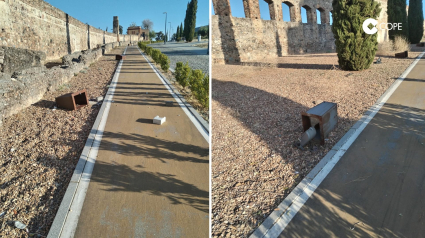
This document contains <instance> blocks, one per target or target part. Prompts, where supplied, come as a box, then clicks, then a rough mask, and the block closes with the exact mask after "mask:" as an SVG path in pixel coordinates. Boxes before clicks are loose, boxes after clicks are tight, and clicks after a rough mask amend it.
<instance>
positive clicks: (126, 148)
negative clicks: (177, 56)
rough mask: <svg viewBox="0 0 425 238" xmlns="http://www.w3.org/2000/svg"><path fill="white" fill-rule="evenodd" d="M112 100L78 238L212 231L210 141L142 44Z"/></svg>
mask: <svg viewBox="0 0 425 238" xmlns="http://www.w3.org/2000/svg"><path fill="white" fill-rule="evenodd" d="M113 100H114V101H113V103H112V104H111V109H110V111H109V116H108V119H107V123H106V126H105V130H104V133H103V138H102V141H101V144H100V149H99V153H98V156H97V159H96V163H95V165H94V169H93V173H92V176H91V179H90V185H89V187H88V190H87V194H86V197H85V200H84V205H83V209H82V211H81V216H80V218H79V220H78V225H77V229H76V233H75V237H182V238H183V237H208V233H209V217H208V195H209V194H208V189H209V170H208V163H209V158H208V153H209V152H208V146H209V145H208V142H207V141H206V140H205V139H204V137H203V136H202V135H201V134H200V132H199V131H198V130H197V129H196V127H195V126H194V124H193V123H192V122H191V120H190V119H189V118H188V117H187V116H186V114H185V113H184V111H183V110H182V109H181V108H180V107H179V106H178V105H175V106H173V107H166V106H165V104H164V101H174V98H173V97H172V96H171V94H170V93H169V92H168V90H167V89H166V88H165V86H164V85H163V84H162V82H161V81H160V79H159V78H158V77H157V75H156V74H155V73H154V71H153V70H152V69H151V68H150V66H149V65H148V63H147V62H146V61H145V59H144V58H143V57H142V55H140V53H139V51H138V49H137V47H136V46H133V47H129V48H128V49H127V53H126V59H125V60H124V62H123V66H122V69H121V73H120V76H119V80H118V83H117V87H116V91H115V93H114V98H113ZM157 115H159V116H165V117H166V118H167V120H166V122H165V123H164V124H163V125H154V124H152V119H153V118H154V117H155V116H157Z"/></svg>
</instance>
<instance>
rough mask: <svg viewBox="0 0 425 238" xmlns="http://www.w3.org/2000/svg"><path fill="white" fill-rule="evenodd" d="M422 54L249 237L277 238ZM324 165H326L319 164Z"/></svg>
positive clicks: (419, 57)
mask: <svg viewBox="0 0 425 238" xmlns="http://www.w3.org/2000/svg"><path fill="white" fill-rule="evenodd" d="M424 54H425V51H423V52H422V53H421V54H420V55H419V56H418V57H417V58H416V59H415V60H414V61H413V62H412V64H410V66H409V67H408V68H407V69H406V70H405V71H404V72H403V73H402V74H401V75H400V77H399V78H398V79H397V80H396V81H395V82H394V83H393V84H392V85H391V86H390V87H389V88H388V89H387V91H386V92H385V93H384V94H383V95H382V96H381V97H380V98H379V99H378V101H377V102H376V103H375V104H374V105H373V106H372V107H371V108H370V109H369V110H368V111H366V112H365V113H364V116H363V117H362V118H360V120H359V121H358V122H361V124H360V126H358V125H357V123H356V124H355V125H353V127H351V129H350V130H349V131H348V132H347V133H346V135H348V138H346V140H342V139H343V138H344V137H345V135H344V137H343V138H341V140H340V141H341V142H342V143H343V144H342V145H340V143H339V142H338V143H337V144H335V145H334V147H333V148H332V149H331V150H330V151H329V152H328V154H326V155H325V157H323V159H322V160H321V161H320V162H319V164H317V165H316V166H315V167H314V168H313V169H312V170H311V172H310V173H309V174H308V175H307V176H306V177H305V178H304V179H303V180H302V181H301V182H300V183H299V184H298V185H297V187H295V189H294V190H293V191H292V192H291V193H290V194H289V195H288V196H287V197H286V199H284V200H283V201H282V202H281V203H280V204H279V206H278V207H279V209H278V210H277V211H273V212H272V213H271V214H270V215H269V216H268V217H267V218H266V220H264V222H263V223H262V224H261V225H260V226H259V227H258V228H257V229H256V230H255V231H254V233H252V235H251V236H250V238H260V237H267V238H276V237H278V236H279V235H280V234H281V233H282V232H283V230H284V229H285V228H286V226H287V225H288V224H289V222H290V221H291V220H292V218H294V217H295V215H296V214H297V213H298V211H299V210H300V209H301V207H302V206H303V205H304V204H305V203H306V202H307V200H308V199H309V198H310V196H311V195H312V194H313V193H314V191H315V190H316V188H318V187H319V185H320V184H321V183H322V181H323V180H324V179H325V178H326V176H327V175H328V174H329V173H330V171H331V170H332V169H333V167H334V166H335V165H336V164H337V163H338V161H339V160H340V159H341V157H342V156H343V155H344V154H345V152H346V151H347V150H348V148H349V147H350V146H351V144H352V143H353V142H354V141H355V140H356V138H357V137H358V136H359V135H360V133H361V132H362V131H363V130H364V128H365V127H366V126H367V125H368V123H369V122H370V121H371V120H372V119H373V117H374V116H375V115H376V114H377V113H378V111H379V110H380V109H381V108H382V106H383V105H384V104H385V102H386V101H387V100H388V99H389V98H390V96H391V95H392V94H393V93H394V91H395V90H396V89H397V88H398V86H399V85H400V84H401V83H402V82H403V80H404V79H405V78H406V77H407V75H408V74H409V73H410V71H411V70H412V69H413V68H414V67H415V65H416V64H417V63H418V62H419V60H420V59H421V58H422V57H423V55H424ZM322 161H324V162H325V163H321V162H322Z"/></svg>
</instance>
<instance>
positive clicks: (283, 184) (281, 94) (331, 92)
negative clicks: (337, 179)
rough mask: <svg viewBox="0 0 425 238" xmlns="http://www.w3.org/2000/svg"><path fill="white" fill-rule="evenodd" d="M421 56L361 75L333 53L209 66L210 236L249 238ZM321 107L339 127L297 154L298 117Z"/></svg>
mask: <svg viewBox="0 0 425 238" xmlns="http://www.w3.org/2000/svg"><path fill="white" fill-rule="evenodd" d="M422 50H424V49H423V48H418V47H412V51H413V52H409V58H408V59H396V58H393V57H382V62H383V63H382V64H374V65H372V66H371V68H370V69H368V70H364V71H361V72H348V71H343V70H340V69H338V66H337V65H338V59H337V56H336V54H335V53H329V54H314V55H304V56H287V57H281V58H279V59H278V60H276V61H274V62H265V63H261V64H258V63H256V64H246V65H245V66H240V65H213V67H212V75H213V76H212V78H213V79H212V99H213V101H212V118H213V121H212V132H213V133H212V149H211V151H212V175H211V177H212V185H211V186H212V187H211V189H212V233H213V234H212V236H213V237H247V236H249V234H251V233H252V232H253V231H254V230H255V228H256V227H258V226H259V225H260V224H261V223H262V221H264V219H265V218H266V217H267V216H268V215H269V214H270V213H271V212H272V211H273V210H274V209H276V207H277V205H278V204H279V203H280V202H282V200H283V199H284V198H285V197H286V196H287V195H288V194H289V193H290V192H291V191H292V189H293V188H294V187H295V186H296V185H297V184H298V183H299V182H300V181H301V180H302V179H303V178H304V176H305V175H307V174H308V173H309V172H310V170H311V169H312V168H313V167H314V166H315V165H316V164H317V163H318V162H319V161H320V159H321V158H323V156H324V155H326V153H327V152H328V151H329V150H330V149H331V148H332V147H333V145H334V144H336V142H337V141H338V140H339V139H340V138H341V137H342V136H343V135H344V134H345V133H346V132H347V131H348V130H349V128H350V127H351V126H352V125H353V124H354V123H355V122H356V121H357V120H358V119H360V117H361V116H362V115H363V113H364V112H365V111H366V110H367V109H369V108H370V107H371V106H372V105H373V104H374V103H375V102H376V100H377V99H378V98H379V97H380V96H381V95H382V94H383V93H384V92H385V91H386V90H387V88H388V87H389V86H390V85H391V84H392V83H393V82H394V80H395V79H396V78H397V77H398V76H400V74H401V73H402V72H403V71H404V70H405V69H406V68H407V67H408V66H409V65H410V64H411V63H412V61H413V59H414V58H415V57H416V56H417V55H418V54H419V52H420V51H422ZM323 101H329V102H335V103H337V104H338V126H337V127H336V128H335V129H334V130H333V131H332V132H331V133H330V135H329V136H328V138H327V140H326V144H325V145H324V146H320V145H319V144H318V143H311V144H309V145H308V146H307V150H305V151H301V150H299V149H298V148H296V147H294V146H293V144H294V142H297V141H298V140H299V138H300V136H301V133H302V124H301V112H303V111H307V110H308V109H309V108H311V107H314V106H315V105H317V104H319V103H321V102H323Z"/></svg>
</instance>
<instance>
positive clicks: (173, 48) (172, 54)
mask: <svg viewBox="0 0 425 238" xmlns="http://www.w3.org/2000/svg"><path fill="white" fill-rule="evenodd" d="M206 42H208V41H202V42H201V43H206ZM196 44H199V42H197V41H196V42H191V43H177V42H167V44H165V45H164V44H150V45H149V46H151V47H153V48H156V49H159V50H160V51H161V52H162V53H164V54H166V55H167V56H168V57H169V58H170V67H171V68H172V69H175V68H176V63H177V62H179V61H181V62H184V63H185V62H186V61H187V62H188V63H189V66H190V67H191V68H192V69H201V70H202V71H203V72H204V73H206V74H208V73H209V64H208V62H209V55H207V48H199V47H195V46H194V45H196Z"/></svg>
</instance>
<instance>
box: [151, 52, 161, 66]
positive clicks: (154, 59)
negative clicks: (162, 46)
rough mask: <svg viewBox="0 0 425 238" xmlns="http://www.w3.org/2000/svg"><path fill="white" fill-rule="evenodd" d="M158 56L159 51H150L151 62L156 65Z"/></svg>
mask: <svg viewBox="0 0 425 238" xmlns="http://www.w3.org/2000/svg"><path fill="white" fill-rule="evenodd" d="M160 54H161V51H159V50H158V49H152V53H151V56H152V59H153V61H155V62H156V63H158V62H159V55H160Z"/></svg>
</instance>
